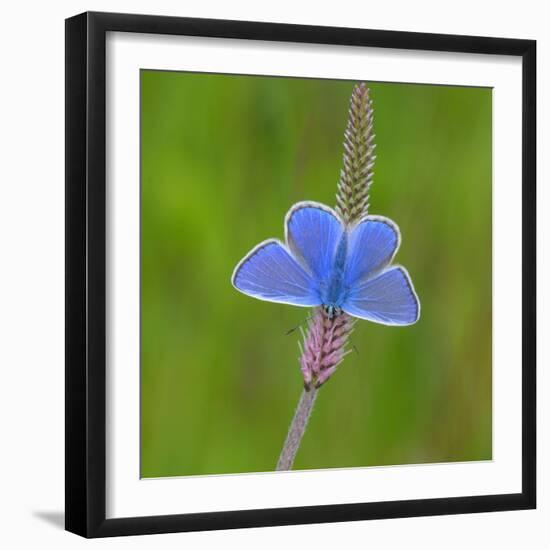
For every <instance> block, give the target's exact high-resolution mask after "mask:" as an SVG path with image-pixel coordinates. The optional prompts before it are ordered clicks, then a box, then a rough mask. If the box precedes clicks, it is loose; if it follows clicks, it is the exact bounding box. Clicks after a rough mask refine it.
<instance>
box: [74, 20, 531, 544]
mask: <svg viewBox="0 0 550 550" xmlns="http://www.w3.org/2000/svg"><path fill="white" fill-rule="evenodd" d="M108 31H120V32H132V33H150V34H171V35H187V36H201V37H215V38H239V39H246V40H272V41H282V42H297V43H314V44H330V45H354V46H371V47H379V48H402V49H406V50H432V51H446V52H461V53H483V54H498V55H507V56H517V57H520V58H521V60H522V66H523V83H522V85H523V120H522V132H523V135H522V140H523V141H522V143H523V148H522V153H521V154H522V213H523V222H522V223H523V227H522V230H523V234H522V235H523V243H522V247H523V248H522V261H523V266H522V276H523V289H522V298H523V303H522V308H523V311H522V315H523V317H522V338H523V344H522V345H523V351H522V491H521V492H520V493H517V494H500V495H486V496H468V497H453V498H436V499H423V500H403V501H393V502H375V503H372V502H370V503H369V502H366V503H361V504H343V505H340V504H339V505H319V506H306V507H294V508H276V509H258V510H245V511H237V510H235V511H224V512H211V513H193V514H181V515H163V516H151V517H126V518H120V519H106V514H105V509H106V500H105V499H106V484H105V479H106V475H105V474H106V466H105V459H106V441H105V435H106V425H105V422H106V414H105V405H106V377H105V375H106V372H105V366H106V332H105V331H106V318H105V315H106V227H105V222H106V189H105V137H106V136H105V130H106V120H105V116H106V114H105V85H106V75H105V68H106V67H105V41H106V33H107V32H108ZM65 61H66V529H67V530H68V531H72V532H73V533H76V534H78V535H82V536H84V537H107V536H117V535H135V534H151V533H167V532H177V531H198V530H213V529H234V528H244V527H260V526H273V525H290V524H304V523H319V522H341V521H356V520H366V519H380V518H399V517H412V516H428V515H441V514H460V513H472V512H489V511H502V510H521V509H531V508H535V506H536V485H535V481H536V424H535V422H536V415H535V411H536V401H535V400H536V205H535V200H536V187H535V185H536V178H535V170H536V156H535V155H536V143H535V140H536V121H535V114H536V104H535V103H536V85H535V81H536V42H535V41H533V40H517V39H505V38H487V37H478V36H475V37H473V36H450V35H437V34H423V33H411V32H394V31H381V30H364V29H352V28H332V27H315V26H304V25H288V24H273V23H254V22H245V21H223V20H211V19H190V18H180V17H164V16H162V17H159V16H146V15H128V14H115V13H83V14H80V15H77V16H75V17H72V18H70V19H67V20H66V60H65Z"/></svg>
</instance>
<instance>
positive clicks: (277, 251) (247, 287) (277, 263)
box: [232, 239, 320, 307]
mask: <svg viewBox="0 0 550 550" xmlns="http://www.w3.org/2000/svg"><path fill="white" fill-rule="evenodd" d="M232 283H233V286H234V287H235V288H236V289H237V290H240V291H241V292H243V293H244V294H247V295H249V296H252V297H254V298H259V299H260V300H266V301H270V302H280V303H284V304H291V305H295V306H306V307H311V306H317V305H320V299H319V293H318V292H317V291H316V286H315V281H314V280H313V278H312V277H311V275H310V274H309V273H307V272H306V271H305V270H304V269H303V268H302V266H300V264H299V263H298V262H297V261H296V260H295V259H294V258H293V257H292V255H291V254H290V252H289V251H288V250H287V248H286V247H285V246H283V244H282V243H280V242H279V241H277V240H275V239H271V240H268V241H265V242H263V243H261V244H259V245H258V246H256V247H255V248H254V249H253V250H251V251H250V252H249V253H248V254H247V255H246V256H245V257H244V258H243V259H242V260H241V262H240V263H239V264H238V265H237V267H236V268H235V271H234V272H233V277H232Z"/></svg>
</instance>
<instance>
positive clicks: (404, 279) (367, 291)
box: [342, 266, 420, 325]
mask: <svg viewBox="0 0 550 550" xmlns="http://www.w3.org/2000/svg"><path fill="white" fill-rule="evenodd" d="M342 309H343V310H344V311H345V312H346V313H348V314H349V315H352V316H353V317H359V318H360V319H366V320H367V321H374V322H375V323H381V324H383V325H412V324H413V323H416V321H418V319H419V317H420V302H419V300H418V296H417V295H416V292H415V290H414V287H413V284H412V281H411V278H410V277H409V274H408V273H407V270H406V269H405V268H404V267H401V266H394V267H391V268H389V269H386V270H384V271H382V272H381V273H379V274H378V275H376V276H375V277H373V278H372V279H367V280H365V281H362V282H358V283H357V284H356V285H355V286H354V287H352V289H351V290H350V291H349V294H348V296H347V298H346V300H345V302H344V304H343V305H342Z"/></svg>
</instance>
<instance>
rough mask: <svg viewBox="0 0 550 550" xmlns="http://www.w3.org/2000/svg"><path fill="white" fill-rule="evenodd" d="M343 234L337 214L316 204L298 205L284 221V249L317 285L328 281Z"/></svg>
mask: <svg viewBox="0 0 550 550" xmlns="http://www.w3.org/2000/svg"><path fill="white" fill-rule="evenodd" d="M343 233H344V226H343V224H342V222H341V221H340V219H339V218H338V216H337V214H336V213H335V212H334V211H333V210H332V209H330V208H328V207H327V206H325V205H322V204H319V203H315V202H299V203H297V204H295V205H294V206H293V207H292V208H291V210H290V211H289V213H288V214H287V217H286V237H287V243H288V246H289V248H290V250H291V251H292V253H293V254H294V255H295V256H296V258H297V259H298V260H299V261H301V263H302V264H303V265H304V267H305V268H306V269H307V270H308V271H309V272H310V273H311V274H312V275H313V276H314V278H315V279H317V280H318V281H324V280H327V279H328V278H329V276H330V273H331V270H332V268H333V262H334V255H335V251H336V247H337V246H338V243H339V242H340V239H341V238H342V235H343Z"/></svg>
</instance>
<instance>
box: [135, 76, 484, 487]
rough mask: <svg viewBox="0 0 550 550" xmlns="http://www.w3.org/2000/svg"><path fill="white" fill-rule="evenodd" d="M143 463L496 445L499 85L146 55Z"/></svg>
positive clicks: (219, 470)
mask: <svg viewBox="0 0 550 550" xmlns="http://www.w3.org/2000/svg"><path fill="white" fill-rule="evenodd" d="M140 93H141V106H140V124H141V136H140V139H141V367H140V368H141V390H140V391H141V449H140V450H141V472H140V475H141V477H142V478H160V477H171V476H191V475H212V474H232V473H247V472H272V471H275V470H291V469H294V470H313V469H328V468H363V467H376V466H391V465H414V464H426V463H446V462H468V461H487V460H491V459H492V389H491V388H492V216H491V212H492V200H491V197H492V90H491V89H490V88H483V87H466V86H464V87H461V86H441V85H429V84H420V83H419V84H416V83H383V82H371V81H368V80H365V81H362V82H351V81H345V80H323V79H300V78H284V77H269V76H243V75H228V74H207V73H187V72H176V71H157V70H146V69H142V70H141V75H140Z"/></svg>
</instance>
